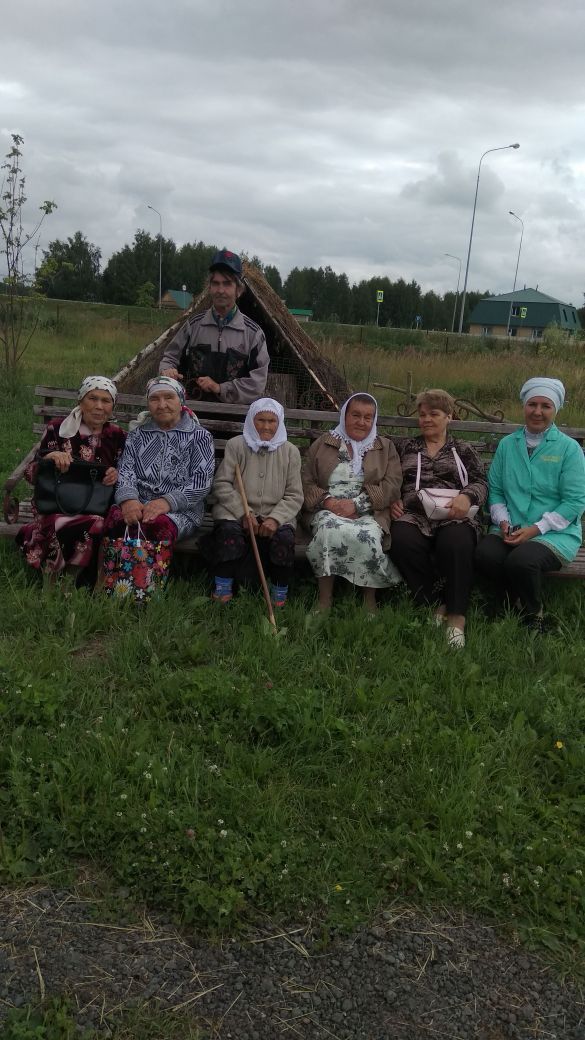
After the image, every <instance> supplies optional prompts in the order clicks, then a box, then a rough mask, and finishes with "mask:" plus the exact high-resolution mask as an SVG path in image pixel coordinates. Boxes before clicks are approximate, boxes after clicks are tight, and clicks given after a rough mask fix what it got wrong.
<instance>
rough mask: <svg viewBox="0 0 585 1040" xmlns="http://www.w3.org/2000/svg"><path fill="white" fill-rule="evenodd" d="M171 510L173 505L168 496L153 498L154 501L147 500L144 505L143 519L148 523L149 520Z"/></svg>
mask: <svg viewBox="0 0 585 1040" xmlns="http://www.w3.org/2000/svg"><path fill="white" fill-rule="evenodd" d="M170 511H171V507H170V505H169V503H168V502H167V500H166V498H153V500H152V502H146V504H145V505H144V506H143V507H142V519H143V520H144V522H145V523H146V521H147V520H156V518H157V516H160V515H161V513H170Z"/></svg>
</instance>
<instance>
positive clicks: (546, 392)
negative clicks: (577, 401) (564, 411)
mask: <svg viewBox="0 0 585 1040" xmlns="http://www.w3.org/2000/svg"><path fill="white" fill-rule="evenodd" d="M532 397H546V399H547V401H551V403H552V404H553V405H554V409H555V413H556V412H558V411H559V409H560V408H562V407H563V405H564V403H565V388H564V386H563V384H562V383H561V381H560V379H550V378H549V377H548V376H533V378H532V379H527V380H526V382H525V383H524V386H523V387H522V389H521V391H520V400H521V401H522V404H526V402H527V401H530V399H531V398H532Z"/></svg>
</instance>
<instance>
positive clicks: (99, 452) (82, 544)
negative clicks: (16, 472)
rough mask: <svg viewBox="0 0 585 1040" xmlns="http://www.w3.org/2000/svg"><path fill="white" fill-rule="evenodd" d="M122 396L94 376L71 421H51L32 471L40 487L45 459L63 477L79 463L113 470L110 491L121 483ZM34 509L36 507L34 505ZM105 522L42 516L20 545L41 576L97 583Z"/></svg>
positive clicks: (25, 530)
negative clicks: (118, 405) (70, 572)
mask: <svg viewBox="0 0 585 1040" xmlns="http://www.w3.org/2000/svg"><path fill="white" fill-rule="evenodd" d="M117 393H118V390H117V388H116V385H115V383H113V382H112V380H111V379H106V377H105V376H88V377H87V378H86V379H84V380H83V382H82V384H81V386H80V388H79V393H78V397H77V400H78V404H77V405H76V407H75V408H74V409H73V411H72V412H70V413H69V415H68V416H67V417H66V418H64V419H63V418H61V419H51V420H50V422H48V423H47V427H46V429H45V432H44V434H43V438H42V440H41V443H40V447H39V450H38V452H37V455H36V458H35V460H34V461H33V462H32V463H31V464H30V466H29V467H28V469H27V471H26V474H25V476H26V479H27V480H28V481H30V483H31V484H34V482H35V479H36V475H37V469H38V461H39V459H52V461H53V462H54V464H55V468H56V469H57V470H58V471H59V473H66V472H67V470H68V469H69V467H70V465H71V462H72V461H73V460H76V461H80V460H81V461H83V462H95V463H97V464H99V465H103V466H107V467H108V468H107V470H106V472H105V475H104V477H103V483H104V484H105V485H106V486H109V487H111V486H113V485H114V484H115V483H116V480H117V478H118V471H117V468H116V467H117V466H118V460H119V458H120V456H121V454H122V450H123V448H124V441H125V439H126V434H125V433H124V431H123V430H122V429H120V427H119V426H116V425H115V424H114V423H112V422H110V416H111V415H112V411H113V409H114V403H115V401H116V396H117ZM33 509H34V504H33ZM103 528H104V517H103V516H89V515H87V514H83V515H77V516H70V515H69V514H63V513H50V514H41V513H37V512H36V511H35V517H34V520H33V521H32V523H30V524H25V525H24V526H23V527H21V529H20V531H19V532H18V534H17V536H16V544H17V545H18V546H19V548H20V549H21V551H22V553H23V555H24V558H25V559H26V562H27V563H28V564H30V566H31V567H34V568H35V569H36V570H37V571H44V572H45V573H47V574H50V575H52V576H53V577H55V576H56V575H58V574H59V573H61V572H63V571H64V569H65V568H66V567H67V568H71V569H75V571H76V572H77V581H78V583H79V584H82V583H93V579H94V578H95V563H96V560H97V555H96V550H97V548H98V546H99V542H100V539H101V536H102V533H103Z"/></svg>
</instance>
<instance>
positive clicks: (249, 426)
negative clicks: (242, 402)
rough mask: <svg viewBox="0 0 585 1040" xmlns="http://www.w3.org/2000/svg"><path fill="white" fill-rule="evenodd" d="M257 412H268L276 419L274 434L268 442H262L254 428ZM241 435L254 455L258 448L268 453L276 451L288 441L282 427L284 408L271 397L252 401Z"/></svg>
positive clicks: (284, 429) (283, 426) (284, 427)
mask: <svg viewBox="0 0 585 1040" xmlns="http://www.w3.org/2000/svg"><path fill="white" fill-rule="evenodd" d="M259 412H270V413H271V414H272V415H275V416H276V418H277V419H278V427H277V430H276V433H275V434H274V437H272V438H271V439H270V440H269V441H263V440H262V438H261V436H260V434H259V433H258V430H257V429H256V427H255V426H254V419H255V418H256V416H257V415H258V413H259ZM242 433H243V436H244V440H245V442H246V444H247V445H248V447H249V448H250V449H251V450H252V451H253V452H254V453H256V452H258V451H260V448H267V449H268V451H276V449H277V448H280V445H281V444H284V443H285V441H286V440H288V437H287V432H286V426H285V425H284V408H283V407H282V405H281V404H279V403H278V401H275V400H274V399H273V398H272V397H261V398H260V400H259V401H254V402H253V404H251V405H250V407H249V408H248V412H247V415H246V419H245V421H244V429H243V430H242Z"/></svg>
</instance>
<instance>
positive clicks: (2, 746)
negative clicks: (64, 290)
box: [0, 322, 585, 964]
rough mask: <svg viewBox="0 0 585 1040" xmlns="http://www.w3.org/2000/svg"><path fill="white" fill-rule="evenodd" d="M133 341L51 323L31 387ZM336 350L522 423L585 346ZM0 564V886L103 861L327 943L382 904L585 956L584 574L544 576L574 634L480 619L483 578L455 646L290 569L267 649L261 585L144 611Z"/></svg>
mask: <svg viewBox="0 0 585 1040" xmlns="http://www.w3.org/2000/svg"><path fill="white" fill-rule="evenodd" d="M140 335H141V333H140V330H136V329H135V328H131V329H130V330H129V331H127V332H124V333H123V330H121V329H119V328H118V329H115V330H114V329H111V328H108V326H107V322H104V323H101V324H100V325H99V326H96V327H95V328H93V329H92V331H91V334H90V335H86V337H85V338H84V339H80V338H79V334H78V335H77V339H76V338H75V336H73V335H71V336H70V335H69V333H66V332H63V331H62V332H61V334H59V335H56V334H54V333H53V332H51V330H48V329H45V330H43V331H42V333H41V334H40V335H39V336H38V337H37V339H36V340H35V343H34V346H33V348H32V349H31V352H30V355H29V356H28V357H27V362H26V375H25V381H26V383H27V384H28V385H29V386H30V385H32V384H34V383H35V382H37V381H46V382H48V383H57V384H58V383H63V382H65V383H70V384H72V385H75V384H76V383H77V382H78V381H79V379H80V378H81V376H82V375H83V374H85V373H86V372H88V371H96V370H101V371H105V372H106V373H107V372H114V371H115V370H116V369H117V368H118V367H119V364H120V363H121V362H123V361H124V360H126V359H127V358H128V357H129V356H130V355H131V354H133V353H135V351H136V350H138V349H139V348H140V346H141V345H143V343H144V342H145V339H146V340H147V339H149V338H151V337H150V336H149V335H147V336H146V337H144V330H142V339H140ZM124 336H126V337H127V338H124ZM326 349H327V351H328V353H330V355H331V356H333V357H336V358H338V359H339V358H340V357H343V361H344V364H346V366H347V369H348V372H351V371H354V372H355V373H356V375H359V378H360V380H362V379H363V378H364V376H363V373H364V370H365V369H368V370H369V371H370V373H371V374H370V380H371V381H373V379H374V375H373V373H375V376H376V378H380V380H381V381H384V382H386V381H388V382H393V383H394V382H396V383H397V384H400V383H401V380H402V378H404V376H405V373H406V371H409V370H410V371H413V375H414V378H415V385H417V386H418V385H425V384H427V385H428V384H438V385H443V386H447V387H448V388H449V389H452V390H453V391H454V392H456V393H457V394H462V393H464V392H465V393H469V392H470V389H471V388H473V389H474V391H475V397H476V399H477V395H478V394H482V395H484V397H483V400H484V403H485V404H489V403H490V402H492V403H493V404H494V405H495V404H499V406H500V407H502V405H503V404H504V403H506V411H507V414H510V416H511V417H513V415H514V414H517V412H516V413H514V411H513V409H514V408H515V407H516V403H515V395H516V393H517V389H518V386H519V384H520V383H521V382H522V380H523V379H524V378H526V377H528V376H529V375H533V374H536V373H542V372H543V371H546V372H547V373H548V374H555V375H560V376H561V378H563V379H565V380H566V381H567V385H568V387H569V392H570V395H571V406H570V408H567V412H566V413H564V418H565V420H566V421H574V422H577V421H578V420H580V421H581V422H583V419H582V416H583V414H584V413H585V409H583V408H582V406H581V405H582V402H581V396H580V395H581V394H582V391H581V388H580V376H579V365H578V363H577V361H576V360H574V359H573V358H565V359H562V358H557V359H550V360H549V359H547V358H546V356H545V357H543V358H539V359H538V363H537V364H536V365H535V364H534V363H533V359H531V358H530V357H527V356H522V355H516V354H513V355H508V354H506V355H505V356H501V357H500V356H494V357H491V356H487V357H484V356H474V357H473V358H469V357H467V356H466V355H465V354H458V355H457V356H455V355H453V356H451V355H447V356H446V357H445V355H444V354H443V355H441V354H440V353H439V352H437V354H428V353H424V354H422V353H417V352H416V351H412V352H411V353H408V354H405V353H404V351H400V352H397V353H393V352H390V351H387V350H385V351H377V350H374V351H372V350H370V351H368V352H367V353H366V351H365V349H364V348H357V347H343V346H342V345H341V344H340V343H338V342H328V343H327V345H326ZM4 397H5V400H4V405H5V407H4V408H3V412H2V414H3V418H2V427H1V429H0V447H1V450H2V464H3V469H4V471H5V472H6V471H7V470H9V469H10V468H12V465H13V464H14V460H15V458H17V457H18V453H19V452H22V451H23V450H25V448H26V447H28V444H29V443H30V442H31V439H32V438H31V435H30V423H31V414H30V403H31V391H30V389H24V390H22V391H20V392H19V393H18V394H16V395H10V396H9V397H8V396H7V395H6V394H4ZM394 400H395V398H394ZM579 402H580V403H579ZM382 403H383V404H384V407H388V408H390V406H391V403H392V398H391V396H390V395H388V397H387V398H384V397H382ZM508 408H509V409H510V411H509V412H508ZM0 569H1V575H2V586H3V591H4V594H3V596H2V598H1V599H0V632H1V635H0V662H1V663H0V687H1V689H0V733H1V737H2V739H1V741H0V802H1V805H2V812H1V814H0V819H1V821H2V822H1V824H0V827H1V830H0V871H1V877H2V879H3V880H4V881H7V882H11V883H17V884H22V883H23V882H25V881H26V880H28V879H32V878H39V877H44V878H48V879H49V880H50V881H52V882H53V883H55V884H57V883H58V884H59V885H63V884H64V883H66V882H67V880H68V879H70V878H71V877H72V876H73V875H74V873H75V870H76V866H77V864H78V863H79V862H80V861H83V862H87V861H88V860H89V861H90V862H92V863H95V864H96V865H97V866H98V867H99V868H100V869H103V871H104V872H105V874H106V875H107V876H108V877H110V878H111V879H112V880H113V881H114V882H115V883H118V884H124V885H127V886H128V887H129V888H130V889H131V891H132V893H133V894H134V896H135V898H136V899H138V900H142V899H144V900H148V901H149V902H151V903H152V904H156V905H159V906H163V907H166V908H169V909H171V910H172V911H173V912H175V913H176V914H177V916H178V917H179V918H180V919H182V920H185V921H189V922H195V923H197V924H198V925H200V926H201V925H205V926H208V927H210V928H213V929H216V928H220V929H234V928H236V927H238V926H239V925H241V924H242V923H245V922H247V921H249V920H250V919H251V918H253V917H254V915H255V914H257V913H266V914H269V915H275V916H277V917H281V918H286V919H289V920H290V919H291V918H293V917H295V918H296V917H298V916H299V915H300V914H306V915H308V916H313V915H315V916H316V918H317V919H322V921H323V927H324V935H326V929H327V926H328V925H329V924H331V923H332V922H341V923H345V924H351V923H352V922H354V921H356V920H364V919H366V918H367V917H368V916H369V915H370V914H371V912H372V911H373V909H374V908H375V907H377V906H379V905H380V904H388V903H389V902H391V901H393V900H404V899H408V900H411V901H412V900H414V901H417V900H420V901H422V902H425V903H429V902H431V903H432V902H439V901H444V902H447V903H449V904H451V905H453V904H455V905H462V906H465V907H467V908H474V909H476V910H478V911H480V912H483V913H486V914H488V915H492V914H493V915H496V916H497V917H498V918H499V920H500V921H501V922H502V924H503V925H505V926H507V927H512V928H513V930H514V931H515V932H517V933H518V934H519V935H521V936H522V937H524V938H525V939H527V940H528V941H530V942H534V943H536V944H544V945H546V946H548V947H550V948H552V949H554V950H555V951H557V953H558V954H559V955H560V956H562V957H563V959H564V960H565V962H566V963H569V962H570V961H571V960H572V959H573V958H574V959H575V964H577V963H578V962H579V958H580V957H582V954H583V951H584V950H585V915H584V913H583V911H584V909H585V899H584V895H585V887H584V874H585V847H584V843H583V837H582V835H583V814H584V812H585V798H584V793H585V792H584V783H583V776H584V774H585V740H584V732H585V698H584V696H583V693H584V679H585V643H584V642H583V640H582V639H581V638H580V635H579V634H580V633H581V632H583V626H584V623H585V599H584V596H583V592H582V589H581V586H580V584H577V583H574V584H571V585H570V586H566V587H558V586H556V585H555V586H554V588H552V589H551V592H550V597H549V601H550V606H551V608H552V609H553V610H554V611H555V612H556V613H557V616H558V619H559V631H558V633H557V634H554V635H551V636H547V637H545V638H536V637H534V636H533V635H530V636H527V634H526V632H525V631H524V630H522V629H521V628H520V627H519V626H518V624H517V622H516V621H515V620H514V619H513V618H509V619H505V620H503V621H501V622H499V623H497V624H489V623H487V622H486V621H485V620H484V618H483V616H482V612H481V603H482V600H481V592H478V593H477V594H476V596H475V599H474V603H473V608H472V611H471V616H470V619H469V629H468V631H469V640H468V647H467V648H466V650H465V652H464V653H462V654H459V655H455V654H452V653H447V652H446V650H445V647H444V644H443V639H442V637H441V633H439V632H436V631H435V629H434V628H432V627H431V626H429V625H428V624H427V622H426V618H425V616H424V615H423V614H421V613H420V612H417V611H416V610H414V608H413V607H412V606H411V604H410V603H409V601H408V600H407V599H406V598H405V597H403V596H402V595H401V594H400V593H393V594H392V595H390V594H389V596H388V599H387V601H386V602H385V604H384V605H383V607H382V609H381V611H380V612H379V615H378V616H377V618H376V619H375V620H374V621H373V622H370V621H369V620H367V619H366V618H365V617H364V616H363V615H362V613H361V611H360V610H359V609H358V606H357V604H356V601H355V600H354V598H353V596H352V595H351V594H350V593H349V591H347V593H346V595H344V596H343V597H341V598H340V600H339V602H338V603H337V605H336V606H335V608H334V611H333V613H332V616H331V618H330V619H328V620H327V621H325V622H324V623H321V622H320V621H314V620H312V619H309V620H307V617H308V613H309V608H310V607H311V605H312V602H313V598H314V587H313V583H312V581H311V580H310V578H309V577H301V579H300V581H299V583H298V585H297V588H296V590H295V593H294V595H293V597H292V600H291V602H290V605H289V607H288V608H287V609H286V614H285V616H284V619H283V622H282V625H283V628H282V630H281V633H280V634H279V636H278V637H276V638H275V637H274V636H271V635H269V634H268V633H267V631H266V623H265V621H264V619H263V608H262V602H261V600H260V599H259V598H257V597H256V596H254V595H252V594H245V595H242V596H241V597H240V598H239V599H238V601H236V602H235V603H234V604H233V605H232V606H231V607H230V608H229V609H228V610H226V611H222V610H221V609H218V610H210V605H209V601H208V596H207V590H206V585H205V581H204V578H203V576H202V575H201V574H200V573H195V574H194V575H192V576H184V577H183V578H182V579H179V580H176V581H175V582H174V583H173V585H172V587H171V588H170V589H169V591H168V594H167V595H166V597H165V598H164V599H162V600H161V601H160V602H156V603H153V604H151V606H149V608H148V609H147V610H145V611H144V612H142V613H140V614H135V613H134V612H133V611H132V610H131V609H123V608H121V607H120V606H119V605H118V604H115V603H112V602H110V601H108V602H104V601H103V600H101V599H100V598H99V596H95V597H93V598H92V597H89V596H88V595H87V594H86V593H85V592H83V591H76V590H74V589H72V588H70V587H68V586H66V585H65V586H64V587H62V588H57V589H55V588H44V589H42V590H41V589H39V588H38V587H37V586H36V585H35V584H34V583H30V581H29V579H28V577H27V575H26V574H25V573H24V570H23V568H22V566H21V564H20V561H19V560H18V558H17V557H16V554H15V552H14V549H13V547H12V546H11V545H9V544H7V543H4V544H3V545H1V546H0Z"/></svg>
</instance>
